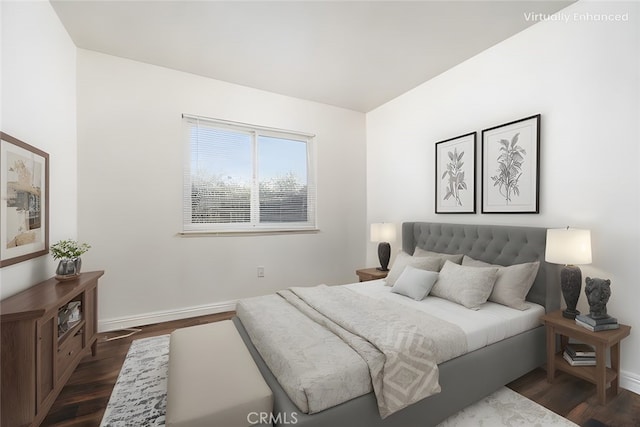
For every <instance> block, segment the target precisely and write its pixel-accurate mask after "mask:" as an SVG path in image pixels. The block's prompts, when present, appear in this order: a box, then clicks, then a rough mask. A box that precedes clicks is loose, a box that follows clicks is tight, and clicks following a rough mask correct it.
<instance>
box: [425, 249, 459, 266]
mask: <svg viewBox="0 0 640 427" xmlns="http://www.w3.org/2000/svg"><path fill="white" fill-rule="evenodd" d="M413 256H417V257H436V258H439V259H440V268H442V267H443V266H444V263H445V261H446V260H449V261H451V262H454V263H456V264H460V263H461V262H462V256H463V255H462V254H445V253H442V252H432V251H427V250H425V249H422V248H418V247H416V248H415V249H414V251H413ZM438 270H439V269H438Z"/></svg>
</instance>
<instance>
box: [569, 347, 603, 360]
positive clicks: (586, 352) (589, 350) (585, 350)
mask: <svg viewBox="0 0 640 427" xmlns="http://www.w3.org/2000/svg"><path fill="white" fill-rule="evenodd" d="M565 350H566V352H567V353H569V355H570V356H571V357H573V358H574V359H575V358H577V357H596V351H595V349H594V348H593V347H592V346H590V345H588V344H582V343H570V344H567V347H566V348H565Z"/></svg>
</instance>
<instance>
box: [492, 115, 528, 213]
mask: <svg viewBox="0 0 640 427" xmlns="http://www.w3.org/2000/svg"><path fill="white" fill-rule="evenodd" d="M539 185H540V114H537V115H535V116H531V117H526V118H524V119H520V120H516V121H514V122H510V123H506V124H503V125H500V126H495V127H492V128H489V129H485V130H483V131H482V213H539V211H540V210H539V209H540V208H539V199H540V190H539Z"/></svg>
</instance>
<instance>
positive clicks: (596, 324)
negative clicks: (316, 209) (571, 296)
mask: <svg viewBox="0 0 640 427" xmlns="http://www.w3.org/2000/svg"><path fill="white" fill-rule="evenodd" d="M576 324H578V325H580V326H582V327H583V328H586V329H588V330H590V331H608V330H611V329H618V328H619V327H620V325H619V324H618V319H616V318H615V317H611V316H609V317H606V318H604V319H592V318H591V317H590V316H585V315H583V314H578V315H577V316H576Z"/></svg>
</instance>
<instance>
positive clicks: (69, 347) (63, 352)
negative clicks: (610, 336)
mask: <svg viewBox="0 0 640 427" xmlns="http://www.w3.org/2000/svg"><path fill="white" fill-rule="evenodd" d="M83 334H84V330H83V329H80V330H78V331H76V333H75V335H74V336H72V337H70V338H69V339H67V340H66V341H65V342H64V344H62V345H61V346H60V347H59V348H58V357H57V362H56V363H57V368H58V369H57V373H58V378H60V377H61V376H62V375H63V374H64V373H65V372H66V370H67V369H69V368H70V367H71V366H74V367H75V365H74V364H73V361H74V360H75V359H76V358H77V357H79V356H80V352H81V351H82V339H83V338H82V336H83Z"/></svg>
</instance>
